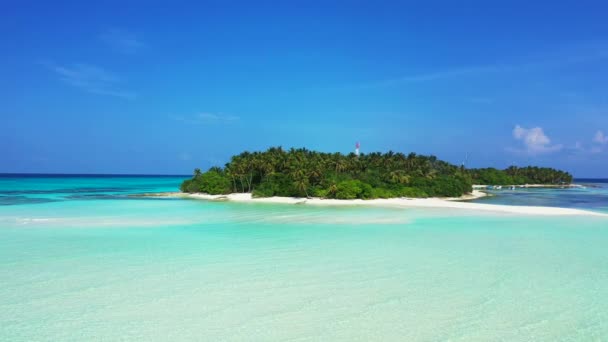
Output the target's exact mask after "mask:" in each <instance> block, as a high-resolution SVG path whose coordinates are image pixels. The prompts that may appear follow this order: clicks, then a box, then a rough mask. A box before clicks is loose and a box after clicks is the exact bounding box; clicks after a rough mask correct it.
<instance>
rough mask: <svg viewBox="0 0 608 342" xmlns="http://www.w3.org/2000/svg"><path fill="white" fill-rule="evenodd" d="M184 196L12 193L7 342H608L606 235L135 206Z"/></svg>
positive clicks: (596, 227)
mask: <svg viewBox="0 0 608 342" xmlns="http://www.w3.org/2000/svg"><path fill="white" fill-rule="evenodd" d="M179 180H180V178H155V177H150V178H141V179H140V178H116V179H108V178H87V179H82V178H63V179H50V180H49V179H12V180H7V179H2V178H0V191H2V192H0V194H1V196H4V197H5V199H4V202H3V203H4V204H5V205H0V340H3V341H4V340H6V341H83V340H84V341H89V340H109V341H114V340H157V341H167V340H208V341H216V340H230V341H243V340H247V341H249V340H255V341H260V340H261V341H271V340H303V341H306V340H324V341H353V340H392V341H404V340H407V341H448V340H449V341H488V340H506V341H522V340H524V341H526V340H534V341H538V340H541V341H590V340H591V341H593V340H603V339H605V338H606V337H607V336H608V250H607V249H606V246H608V220H607V219H604V218H601V217H599V218H598V217H559V218H555V217H534V216H517V215H508V214H489V213H481V214H480V213H475V212H467V211H462V210H438V209H428V210H425V209H382V208H360V207H342V208H333V207H332V208H321V207H312V206H302V205H271V204H239V203H227V202H204V201H196V200H178V199H142V198H133V197H130V196H128V195H129V194H133V193H138V192H154V191H160V190H166V191H171V190H175V189H176V187H177V184H178V183H179ZM140 185H141V186H140ZM19 189H21V190H19ZM41 189H43V190H44V191H45V192H44V193H41V191H39V190H41ZM15 191H20V192H19V193H16V192H15ZM79 195H89V196H79ZM8 197H12V198H13V200H12V201H11V200H9V199H6V198H8ZM16 197H19V198H16ZM30 197H41V198H44V199H48V201H47V200H45V201H29V200H28V199H29V198H30Z"/></svg>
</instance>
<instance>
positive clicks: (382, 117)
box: [0, 1, 608, 177]
mask: <svg viewBox="0 0 608 342" xmlns="http://www.w3.org/2000/svg"><path fill="white" fill-rule="evenodd" d="M2 12H3V15H2V18H3V19H2V20H1V21H0V44H1V46H2V53H1V54H0V75H2V77H0V104H1V105H0V172H75V173H154V174H188V173H190V172H191V170H192V169H193V168H194V167H202V168H207V167H209V166H211V165H213V164H219V165H223V164H224V163H225V162H226V161H227V160H228V158H229V156H230V155H232V154H234V153H238V152H240V151H242V150H245V149H246V150H259V149H266V148H267V147H269V146H278V145H280V146H283V147H286V148H288V147H292V146H294V147H301V146H305V147H307V148H310V149H317V150H321V151H331V152H333V151H341V152H349V151H351V150H353V148H354V144H355V142H356V141H360V142H361V150H362V151H363V152H370V151H387V150H389V149H392V150H394V151H402V152H406V153H407V152H410V151H415V152H418V153H423V154H435V155H437V156H438V157H440V158H442V159H446V160H448V161H451V162H453V163H457V164H459V163H461V162H462V161H463V160H464V159H465V156H466V155H467V154H468V165H469V166H472V167H479V166H494V167H500V168H502V167H506V166H508V165H510V164H512V163H515V164H517V165H520V166H521V165H527V164H535V165H544V166H552V167H558V168H564V169H566V170H568V171H571V172H573V173H574V174H575V175H576V176H579V177H583V176H586V177H602V176H603V177H608V138H607V136H608V82H606V80H607V79H608V25H607V24H606V18H605V13H608V5H603V4H602V3H601V2H599V1H598V2H581V1H577V2H574V1H573V2H559V4H556V3H555V2H543V1H534V2H530V1H525V2H524V1H509V2H500V3H498V2H496V3H492V2H488V1H479V2H473V1H467V2H456V1H445V2H432V1H429V2H418V1H416V2H414V1H412V2H406V1H399V2H397V1H395V2H380V1H368V2H363V1H306V2H304V1H302V2H300V1H280V2H279V1H273V2H265V1H247V2H238V1H212V2H202V1H201V2H196V3H194V2H193V3H177V2H172V3H170V2H165V3H164V4H158V5H156V6H154V5H152V4H151V3H150V2H146V3H144V2H141V3H137V2H135V1H132V2H131V1H128V2H115V3H111V2H104V3H103V4H101V3H98V4H94V3H93V2H86V1H85V2H81V4H74V3H72V4H67V3H66V4H61V3H59V2H38V3H36V2H27V1H23V2H21V1H19V2H12V3H4V4H3V5H2Z"/></svg>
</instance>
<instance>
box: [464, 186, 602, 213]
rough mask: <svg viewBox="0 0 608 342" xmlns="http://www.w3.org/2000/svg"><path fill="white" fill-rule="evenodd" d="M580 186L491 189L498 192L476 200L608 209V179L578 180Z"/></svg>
mask: <svg viewBox="0 0 608 342" xmlns="http://www.w3.org/2000/svg"><path fill="white" fill-rule="evenodd" d="M575 183H576V184H579V185H581V186H582V187H581V188H567V189H538V188H536V189H535V188H528V189H522V188H516V189H514V190H510V189H508V188H506V187H505V189H502V190H490V191H488V192H489V193H491V194H493V195H496V196H490V197H483V198H480V199H477V200H475V201H473V202H479V203H488V204H507V205H535V206H548V207H561V208H577V209H587V210H594V211H601V212H608V180H606V179H576V180H575Z"/></svg>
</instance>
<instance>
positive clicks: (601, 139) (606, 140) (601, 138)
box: [593, 131, 608, 145]
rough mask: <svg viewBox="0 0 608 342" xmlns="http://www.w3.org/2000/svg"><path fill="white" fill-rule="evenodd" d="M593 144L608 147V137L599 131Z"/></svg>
mask: <svg viewBox="0 0 608 342" xmlns="http://www.w3.org/2000/svg"><path fill="white" fill-rule="evenodd" d="M593 142H595V143H598V144H602V145H606V144H608V136H606V135H605V134H604V132H602V131H597V133H595V136H594V137H593Z"/></svg>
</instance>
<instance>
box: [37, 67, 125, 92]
mask: <svg viewBox="0 0 608 342" xmlns="http://www.w3.org/2000/svg"><path fill="white" fill-rule="evenodd" d="M46 65H47V66H48V67H49V68H50V69H51V70H52V71H54V72H55V73H56V74H57V75H58V76H59V79H60V80H61V81H63V82H65V83H67V84H69V85H71V86H73V87H76V88H80V89H82V90H84V91H86V92H88V93H92V94H100V95H108V96H116V97H122V98H134V97H135V94H134V93H132V92H130V91H126V90H124V89H120V87H119V85H120V82H121V80H120V78H119V77H118V76H117V75H116V74H114V73H112V72H109V71H107V70H104V69H103V68H100V67H97V66H94V65H89V64H74V65H72V66H60V65H54V64H50V63H46Z"/></svg>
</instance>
